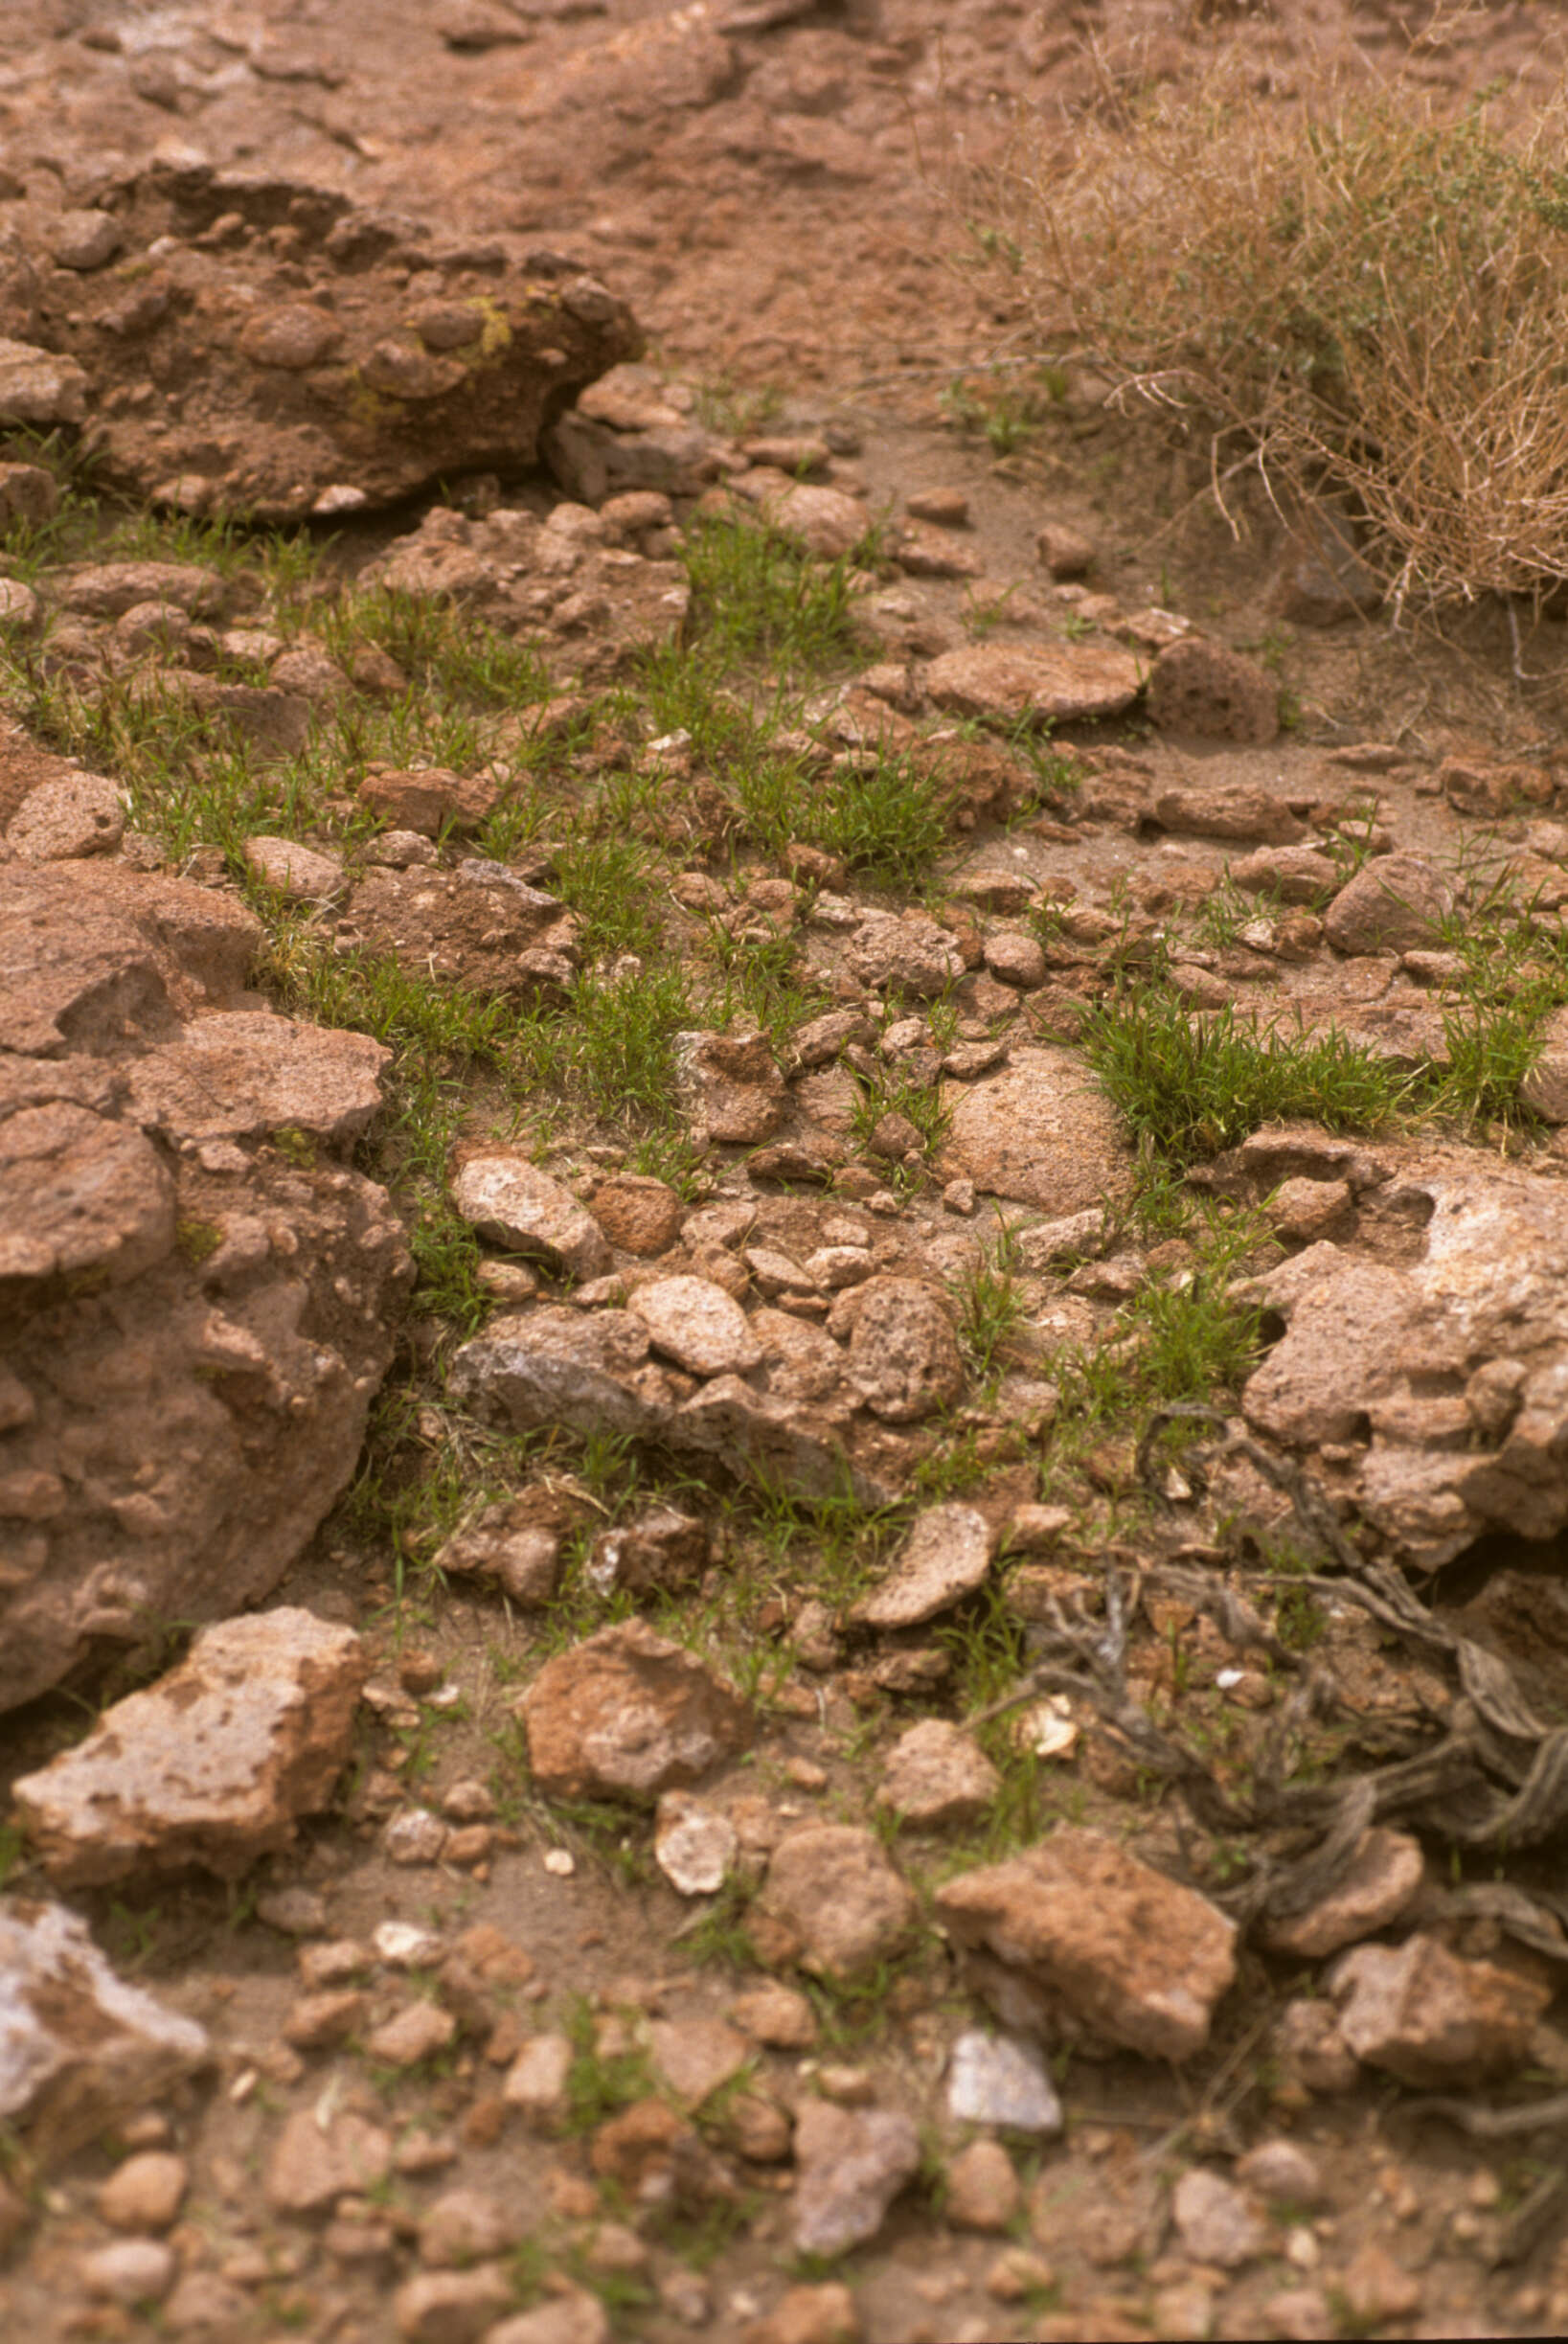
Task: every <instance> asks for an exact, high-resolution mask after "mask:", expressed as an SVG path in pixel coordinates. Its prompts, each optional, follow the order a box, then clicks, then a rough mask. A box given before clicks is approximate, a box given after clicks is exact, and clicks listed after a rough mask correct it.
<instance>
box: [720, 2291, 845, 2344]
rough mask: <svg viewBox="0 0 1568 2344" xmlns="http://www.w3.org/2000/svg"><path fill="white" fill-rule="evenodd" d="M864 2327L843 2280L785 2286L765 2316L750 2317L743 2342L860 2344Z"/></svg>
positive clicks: (743, 2335) (766, 2343)
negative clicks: (806, 2285)
mask: <svg viewBox="0 0 1568 2344" xmlns="http://www.w3.org/2000/svg"><path fill="white" fill-rule="evenodd" d="M863 2333H864V2330H863V2329H862V2328H861V2325H860V2317H859V2314H858V2312H857V2311H856V2310H855V2307H854V2297H853V2296H852V2294H851V2293H850V2290H849V2288H848V2287H845V2286H844V2285H843V2283H842V2281H839V2280H830V2281H828V2282H827V2283H825V2284H824V2285H823V2286H820V2287H786V2288H785V2289H784V2293H783V2295H781V2296H780V2298H779V2300H778V2302H777V2303H776V2304H775V2306H774V2308H773V2310H771V2311H770V2312H769V2313H768V2314H767V2316H766V2318H765V2319H760V2320H750V2321H748V2322H747V2324H746V2326H745V2327H744V2328H742V2329H741V2331H740V2344H860V2338H861V2336H862V2334H863Z"/></svg>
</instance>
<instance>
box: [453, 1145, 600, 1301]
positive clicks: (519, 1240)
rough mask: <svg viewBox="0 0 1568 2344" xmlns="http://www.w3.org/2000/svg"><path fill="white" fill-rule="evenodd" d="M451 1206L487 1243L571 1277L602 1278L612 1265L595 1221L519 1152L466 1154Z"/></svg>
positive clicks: (568, 1193) (517, 1150)
mask: <svg viewBox="0 0 1568 2344" xmlns="http://www.w3.org/2000/svg"><path fill="white" fill-rule="evenodd" d="M452 1202H453V1204H454V1205H456V1207H457V1209H458V1211H459V1212H460V1213H461V1214H462V1216H463V1218H464V1219H465V1220H466V1222H467V1223H468V1225H469V1227H470V1228H471V1229H475V1230H477V1231H478V1233H479V1235H480V1236H481V1237H482V1238H487V1239H489V1242H490V1243H491V1244H493V1245H509V1246H511V1248H512V1250H513V1251H514V1252H516V1253H523V1254H532V1255H533V1256H534V1259H535V1260H536V1261H541V1262H544V1263H547V1264H548V1265H549V1266H550V1267H551V1268H552V1269H556V1270H564V1271H566V1272H567V1274H568V1275H569V1276H571V1277H574V1278H601V1277H602V1276H603V1275H604V1273H605V1271H606V1270H608V1269H610V1268H611V1267H612V1266H613V1262H612V1256H611V1253H610V1249H609V1246H608V1244H607V1243H606V1242H605V1239H604V1233H603V1231H602V1229H601V1228H600V1226H599V1223H598V1222H597V1221H596V1220H595V1219H594V1218H592V1216H591V1215H590V1214H588V1213H586V1212H584V1210H583V1208H582V1207H581V1205H579V1202H578V1200H577V1198H576V1197H575V1196H574V1195H572V1192H571V1190H570V1189H568V1188H563V1187H562V1185H561V1183H560V1182H559V1181H558V1180H555V1179H552V1178H551V1175H550V1174H549V1173H548V1172H541V1171H540V1169H539V1167H538V1165H537V1164H534V1163H533V1162H532V1161H531V1160H530V1159H529V1157H527V1156H526V1155H524V1154H523V1152H522V1150H521V1149H506V1150H505V1151H503V1152H498V1153H496V1154H492V1155H482V1156H470V1157H469V1158H468V1161H467V1162H466V1164H465V1165H464V1167H463V1169H462V1171H461V1172H459V1173H458V1175H457V1178H456V1179H455V1180H454V1181H453V1183H452Z"/></svg>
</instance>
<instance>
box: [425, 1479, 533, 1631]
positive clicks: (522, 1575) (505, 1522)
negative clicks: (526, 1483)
mask: <svg viewBox="0 0 1568 2344" xmlns="http://www.w3.org/2000/svg"><path fill="white" fill-rule="evenodd" d="M436 1568H437V1570H438V1571H443V1572H451V1573H453V1574H455V1575H456V1576H458V1577H460V1578H462V1577H466V1576H468V1575H469V1574H473V1575H475V1576H477V1577H480V1578H484V1579H492V1580H494V1581H495V1582H496V1583H497V1585H498V1586H499V1587H500V1588H501V1589H502V1591H503V1592H504V1593H505V1594H506V1596H507V1597H508V1598H509V1599H510V1601H511V1602H512V1603H513V1604H517V1605H518V1606H519V1608H520V1609H522V1610H524V1611H539V1610H542V1609H543V1608H544V1606H545V1605H546V1604H548V1603H549V1602H550V1600H551V1598H552V1597H553V1596H554V1594H555V1592H556V1584H557V1581H558V1579H559V1577H560V1534H559V1533H558V1532H557V1531H555V1530H547V1529H545V1528H544V1527H543V1526H542V1525H541V1524H540V1523H538V1522H537V1521H535V1520H534V1519H533V1518H532V1516H531V1514H530V1513H529V1510H528V1508H527V1506H526V1503H525V1504H519V1503H517V1502H515V1501H512V1500H509V1499H506V1498H503V1499H501V1500H500V1502H499V1503H498V1504H496V1505H493V1506H487V1507H486V1508H485V1510H484V1512H483V1513H480V1514H478V1515H477V1516H476V1517H475V1519H474V1520H473V1521H471V1522H468V1523H466V1524H465V1526H464V1528H463V1529H462V1530H460V1531H457V1532H455V1533H454V1534H453V1536H451V1537H450V1538H448V1539H447V1541H446V1543H445V1545H444V1546H443V1547H442V1549H441V1550H440V1552H439V1553H438V1555H437V1557H436Z"/></svg>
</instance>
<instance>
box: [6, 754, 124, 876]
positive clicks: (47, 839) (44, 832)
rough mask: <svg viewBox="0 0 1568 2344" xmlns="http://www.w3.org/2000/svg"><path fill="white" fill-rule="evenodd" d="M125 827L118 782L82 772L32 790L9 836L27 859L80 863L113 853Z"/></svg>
mask: <svg viewBox="0 0 1568 2344" xmlns="http://www.w3.org/2000/svg"><path fill="white" fill-rule="evenodd" d="M124 834H125V808H124V807H123V806H122V805H121V803H120V792H119V789H118V788H117V786H116V785H115V784H114V783H113V782H111V781H106V780H105V779H104V777H103V775H102V774H101V773H78V774H74V775H71V776H69V777H65V776H62V777H61V779H59V780H58V781H54V782H45V783H44V784H43V785H42V786H41V788H38V789H34V790H33V791H32V792H31V793H30V794H29V796H28V798H27V799H26V801H25V803H24V804H23V807H22V810H21V812H20V813H19V814H16V815H14V816H13V817H12V819H11V825H10V827H9V828H8V830H7V831H6V839H7V843H8V844H9V845H10V847H11V851H12V853H15V854H18V855H20V857H21V858H22V860H23V862H27V863H59V862H78V861H80V860H81V858H82V857H83V856H85V855H88V854H112V853H114V850H115V848H116V847H117V846H118V845H119V844H120V841H121V839H122V837H123V836H124Z"/></svg>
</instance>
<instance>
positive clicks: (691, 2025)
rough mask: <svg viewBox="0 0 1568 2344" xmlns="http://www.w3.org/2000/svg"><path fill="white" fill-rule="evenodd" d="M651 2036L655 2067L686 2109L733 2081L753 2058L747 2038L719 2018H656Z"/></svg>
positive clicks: (650, 2027) (650, 2025) (651, 2029)
mask: <svg viewBox="0 0 1568 2344" xmlns="http://www.w3.org/2000/svg"><path fill="white" fill-rule="evenodd" d="M648 2047H649V2049H650V2050H651V2052H652V2054H653V2064H654V2066H655V2067H656V2068H657V2069H658V2071H659V2073H660V2075H661V2076H662V2077H663V2078H664V2080H665V2082H666V2083H667V2084H668V2085H669V2086H670V2090H671V2091H672V2092H673V2093H674V2095H675V2097H676V2099H677V2100H679V2101H681V2102H683V2103H684V2104H685V2105H686V2106H687V2107H692V2108H694V2107H699V2106H700V2105H701V2104H702V2102H703V2101H704V2100H707V2099H708V2098H710V2097H711V2095H712V2094H713V2093H715V2092H716V2091H719V2090H721V2089H722V2087H723V2086H724V2085H725V2084H726V2083H729V2082H732V2081H733V2080H734V2078H735V2077H737V2076H738V2075H739V2073H740V2070H741V2068H742V2067H744V2065H745V2064H746V2060H747V2059H748V2057H749V2056H750V2055H749V2053H748V2051H747V2048H746V2042H745V2038H744V2037H743V2036H739V2035H738V2034H737V2033H736V2031H735V2029H734V2028H733V2027H727V2026H726V2025H725V2024H724V2022H723V2020H722V2019H720V2018H655V2019H653V2020H651V2021H650V2022H649V2025H648Z"/></svg>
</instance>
